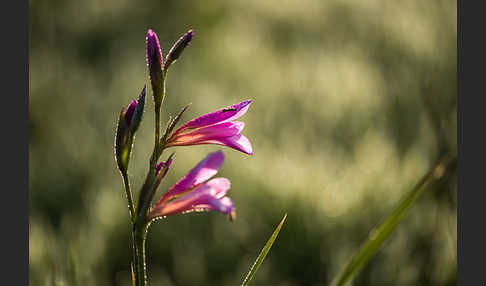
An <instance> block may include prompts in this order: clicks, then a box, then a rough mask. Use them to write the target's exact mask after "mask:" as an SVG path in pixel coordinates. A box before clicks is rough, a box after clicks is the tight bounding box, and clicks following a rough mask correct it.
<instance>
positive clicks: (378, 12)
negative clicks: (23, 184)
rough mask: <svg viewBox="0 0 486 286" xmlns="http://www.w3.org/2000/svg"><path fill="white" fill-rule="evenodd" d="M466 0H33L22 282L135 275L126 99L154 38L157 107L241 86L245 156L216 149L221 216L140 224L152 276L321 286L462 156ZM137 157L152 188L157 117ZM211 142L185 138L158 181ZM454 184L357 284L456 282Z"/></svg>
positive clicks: (99, 281) (141, 78)
mask: <svg viewBox="0 0 486 286" xmlns="http://www.w3.org/2000/svg"><path fill="white" fill-rule="evenodd" d="M456 13H457V8H456V2H455V1H449V0H447V1H425V2H424V1H418V0H410V1H393V2H389V1H378V0H372V1H361V0H360V1H352V2H349V1H340V0H329V1H311V0H307V1H291V0H284V1H273V0H269V1H256V0H247V1H145V3H138V2H135V1H128V0H118V1H114V0H108V1H96V0H84V1H79V0H77V1H74V0H73V1H60V0H44V1H39V0H31V1H30V63H29V68H30V96H29V117H30V128H29V132H30V144H29V145H30V146H29V157H30V160H29V161H30V164H29V184H30V202H29V203H30V213H29V216H30V222H29V276H30V285H130V276H129V262H130V253H131V251H130V224H129V220H128V210H127V207H126V201H125V197H124V191H123V185H122V181H121V178H120V175H119V173H118V171H117V169H116V164H115V161H114V152H113V149H112V147H113V141H114V130H115V126H116V120H117V118H118V114H119V111H120V108H121V107H122V106H125V105H127V104H128V103H129V101H130V100H131V99H132V98H135V97H136V96H138V93H139V92H140V89H141V88H142V87H143V85H144V84H148V72H147V68H146V65H145V34H146V31H147V29H148V28H152V29H153V30H154V31H156V32H157V34H158V36H159V40H160V43H161V46H162V49H163V54H164V55H165V54H166V53H167V51H168V49H169V48H170V46H171V45H172V43H173V42H175V41H176V40H177V39H178V38H179V36H180V35H182V34H183V33H184V32H186V31H187V30H188V29H190V28H193V29H194V30H195V37H194V39H193V42H192V43H191V44H190V46H189V47H188V48H187V50H186V51H185V52H184V54H183V56H182V57H181V59H180V60H179V61H178V62H177V63H176V64H175V65H173V66H172V68H171V71H170V74H169V76H168V80H167V84H168V86H167V93H168V95H167V98H166V101H165V102H166V104H165V105H164V113H163V119H164V121H165V120H166V119H167V117H168V115H169V114H172V115H175V114H176V113H177V112H178V111H179V109H180V108H181V107H182V106H183V105H185V104H186V103H188V102H192V103H193V105H192V106H191V108H190V109H189V110H188V111H187V112H186V114H185V118H184V119H185V120H189V119H191V118H193V117H195V116H197V115H199V114H202V113H206V112H209V111H212V110H215V109H217V108H220V107H224V106H227V105H230V104H233V103H236V102H239V101H242V100H245V99H248V98H251V99H252V100H253V104H252V106H251V107H250V109H249V111H248V113H247V114H246V115H244V117H242V118H240V119H241V121H244V122H245V123H246V127H245V130H244V131H243V134H245V135H246V136H247V137H248V138H249V139H250V140H251V142H252V145H253V149H254V152H255V155H254V156H251V157H249V156H246V155H244V154H242V153H239V152H236V151H234V150H231V149H228V148H224V149H223V151H224V153H225V155H226V160H225V163H224V164H223V167H222V168H221V170H220V172H219V175H220V176H224V177H227V178H229V179H230V180H231V182H232V189H231V190H230V192H229V195H230V196H231V198H232V199H233V201H234V202H235V204H236V207H237V219H236V221H235V222H233V223H230V222H228V220H226V219H225V217H223V216H221V215H220V214H217V213H206V214H205V213H197V214H189V215H180V216H174V217H171V218H170V219H167V220H163V221H159V222H158V223H156V224H154V225H152V227H151V228H150V232H149V237H148V244H147V248H148V275H149V278H150V280H149V281H150V282H151V285H239V283H241V281H242V279H243V278H244V275H245V274H246V273H247V271H248V270H249V268H250V266H251V264H252V263H253V261H254V259H255V258H256V256H257V255H258V253H259V251H260V249H261V248H262V247H263V245H264V244H265V241H266V239H267V238H268V237H269V236H270V234H271V233H272V231H273V229H274V227H275V226H276V224H278V222H279V221H280V219H281V218H282V216H283V214H284V213H285V212H287V213H288V218H287V221H286V223H285V225H284V227H283V228H282V231H281V232H280V235H279V237H278V239H277V241H276V243H275V244H274V246H273V247H272V250H271V251H270V253H269V255H268V256H267V258H266V260H265V262H264V263H263V265H262V267H261V268H260V270H259V272H258V274H257V275H256V276H255V278H254V279H253V280H252V285H281V286H290V285H327V284H328V283H329V282H330V281H331V279H332V278H333V277H334V275H336V274H337V272H338V271H339V269H340V267H342V266H343V265H344V264H345V263H346V262H347V261H348V259H349V258H350V256H351V255H352V254H353V253H354V251H356V250H357V248H358V247H359V245H360V244H361V243H362V241H363V240H365V239H366V238H367V237H368V235H369V231H370V230H371V229H372V228H373V227H374V226H376V224H377V223H378V221H379V220H380V219H381V218H382V217H383V216H384V215H386V214H388V213H389V212H390V210H391V209H392V207H393V206H394V205H395V204H396V202H397V201H398V200H399V198H400V197H401V196H402V195H403V194H405V193H406V191H407V190H409V189H410V188H411V187H412V186H413V185H414V184H415V182H416V181H417V180H418V179H419V178H420V177H421V176H422V175H423V174H424V173H425V172H426V171H428V169H429V167H430V165H431V164H432V163H433V162H434V160H435V159H436V158H437V156H438V155H439V153H441V152H442V151H444V150H455V149H456V131H457V126H456V90H457V81H456V39H457V26H456V22H457V17H456ZM147 99H148V100H147V102H146V103H147V104H146V112H145V115H144V118H145V119H144V121H143V123H142V125H141V127H140V129H139V131H138V135H137V138H136V142H135V149H134V153H133V154H132V160H131V163H130V171H131V179H132V184H133V187H134V189H135V190H136V189H137V187H138V186H140V185H141V183H142V181H143V178H144V175H145V173H146V168H147V160H148V157H149V156H150V154H151V151H152V148H153V146H152V144H153V125H154V124H153V121H154V119H153V117H154V115H153V112H152V111H151V110H152V109H151V108H152V106H153V105H152V102H151V98H150V97H147ZM217 149H220V148H219V147H216V146H193V147H181V148H177V149H176V151H177V154H176V161H175V162H174V163H175V164H174V165H173V168H172V169H171V171H170V172H169V174H168V176H167V178H166V180H165V181H164V183H163V184H161V186H160V187H159V194H160V193H162V192H163V191H164V190H166V189H167V188H168V187H169V186H170V185H171V184H173V183H174V182H175V181H176V180H178V179H179V178H180V177H181V176H182V175H183V174H185V172H187V171H188V170H189V169H190V168H192V167H193V166H194V165H195V164H196V163H197V162H199V161H200V160H201V159H202V158H203V157H204V156H205V155H206V154H207V153H208V152H211V151H215V150H217ZM455 180H456V179H455V177H452V178H449V180H448V182H447V184H445V186H443V187H441V188H437V189H431V190H428V191H427V192H426V193H425V194H424V196H423V197H421V198H420V200H419V201H418V202H417V205H415V206H414V208H413V209H412V210H411V213H410V215H409V216H408V217H407V218H406V219H405V220H404V222H403V223H402V225H400V226H399V227H398V228H397V230H396V232H395V233H394V234H393V235H392V236H391V239H390V240H389V241H387V242H386V243H385V244H384V247H383V249H381V250H380V251H379V252H378V254H377V255H376V257H374V258H373V259H372V260H371V261H370V263H369V264H368V265H367V266H366V267H365V268H364V269H363V270H362V271H361V272H360V274H359V275H358V276H357V277H356V279H355V281H354V285H455V283H456V267H457V266H456V241H457V233H456V226H457V223H456V222H457V221H456V214H457V201H456V192H457V190H456V187H455Z"/></svg>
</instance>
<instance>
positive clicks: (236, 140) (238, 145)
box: [194, 134, 253, 155]
mask: <svg viewBox="0 0 486 286" xmlns="http://www.w3.org/2000/svg"><path fill="white" fill-rule="evenodd" d="M202 144H216V145H222V146H226V147H229V148H233V149H235V150H238V151H240V152H243V153H245V154H248V155H253V149H252V147H251V143H250V141H249V140H248V138H246V137H245V136H244V135H242V134H236V135H233V136H231V137H225V138H218V139H213V140H206V141H200V142H198V143H196V144H194V145H202Z"/></svg>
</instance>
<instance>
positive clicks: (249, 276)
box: [241, 214, 287, 286]
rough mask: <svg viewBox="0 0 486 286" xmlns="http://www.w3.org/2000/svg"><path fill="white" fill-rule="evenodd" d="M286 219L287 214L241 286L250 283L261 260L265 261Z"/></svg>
mask: <svg viewBox="0 0 486 286" xmlns="http://www.w3.org/2000/svg"><path fill="white" fill-rule="evenodd" d="M286 218H287V214H285V215H284V217H283V219H282V221H281V222H280V223H279V225H278V226H277V228H276V229H275V230H274V231H273V234H272V236H270V238H269V239H268V241H267V243H266V244H265V246H264V247H263V249H262V251H261V252H260V254H259V255H258V258H257V259H256V260H255V263H253V265H252V266H251V268H250V272H248V274H247V275H246V277H245V280H243V283H242V284H241V286H246V285H248V283H249V282H250V280H251V279H252V278H253V276H255V273H256V272H257V270H258V268H259V267H260V265H261V264H262V262H263V260H264V259H265V256H267V253H268V251H270V248H271V247H272V245H273V243H274V242H275V239H276V238H277V236H278V233H279V232H280V229H281V228H282V225H283V224H284V222H285V219H286Z"/></svg>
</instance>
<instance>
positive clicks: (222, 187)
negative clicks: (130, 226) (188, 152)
mask: <svg viewBox="0 0 486 286" xmlns="http://www.w3.org/2000/svg"><path fill="white" fill-rule="evenodd" d="M223 160H224V155H223V152H221V151H217V152H214V153H211V154H209V155H208V156H207V157H206V158H205V159H204V160H202V161H201V162H200V163H199V164H198V165H197V166H196V167H194V168H193V169H192V170H191V171H189V173H187V174H186V175H185V176H184V177H182V178H181V179H180V180H179V181H178V182H177V183H175V184H174V185H173V186H172V187H171V188H170V189H169V190H168V191H167V192H166V193H165V194H164V195H162V197H161V198H160V199H159V200H158V201H157V203H155V204H154V206H153V207H152V209H151V210H150V212H149V213H148V218H149V219H156V218H159V217H165V216H169V215H174V214H179V213H187V212H193V211H218V212H220V213H223V214H228V215H229V216H230V218H233V217H234V215H235V212H234V205H233V202H232V201H231V199H230V198H229V197H226V196H225V195H226V193H227V191H228V190H229V188H230V181H229V180H228V179H226V178H214V179H212V180H209V179H211V178H212V177H213V176H214V175H216V173H217V172H218V169H219V168H220V167H221V164H222V163H223ZM208 180H209V181H208Z"/></svg>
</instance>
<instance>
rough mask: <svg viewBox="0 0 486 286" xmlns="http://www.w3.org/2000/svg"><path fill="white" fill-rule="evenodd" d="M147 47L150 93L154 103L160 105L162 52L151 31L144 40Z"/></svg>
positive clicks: (155, 36) (156, 38) (155, 35)
mask: <svg viewBox="0 0 486 286" xmlns="http://www.w3.org/2000/svg"><path fill="white" fill-rule="evenodd" d="M145 42H146V45H147V66H148V69H149V74H150V82H151V84H152V91H153V96H154V102H155V104H156V105H160V104H161V102H162V92H163V91H162V76H163V75H162V68H163V66H164V63H163V58H162V52H161V50H160V44H159V39H158V37H157V34H155V32H153V31H152V30H151V29H149V30H148V31H147V37H146V38H145Z"/></svg>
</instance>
